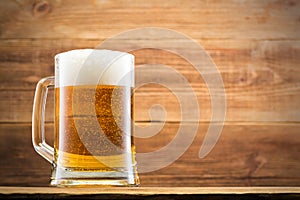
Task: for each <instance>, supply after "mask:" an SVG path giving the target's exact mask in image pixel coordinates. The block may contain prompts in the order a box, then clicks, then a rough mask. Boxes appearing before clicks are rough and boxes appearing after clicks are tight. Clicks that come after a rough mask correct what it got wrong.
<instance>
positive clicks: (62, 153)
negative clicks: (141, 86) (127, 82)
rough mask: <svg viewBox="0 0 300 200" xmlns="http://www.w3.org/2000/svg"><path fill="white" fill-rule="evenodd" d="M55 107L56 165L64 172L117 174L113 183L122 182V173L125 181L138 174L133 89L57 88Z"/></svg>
mask: <svg viewBox="0 0 300 200" xmlns="http://www.w3.org/2000/svg"><path fill="white" fill-rule="evenodd" d="M62 97H63V98H62ZM127 102H130V103H127ZM55 104H56V112H55V123H56V124H55V127H56V130H55V133H56V135H55V138H56V140H55V142H54V162H55V163H57V164H58V165H59V166H60V168H63V169H65V170H71V171H73V172H74V171H76V172H84V173H87V172H89V171H90V172H92V173H93V172H103V173H106V175H107V174H108V173H110V172H113V173H112V174H113V175H112V176H111V177H110V178H112V179H113V178H118V179H119V178H122V177H118V176H122V173H120V172H124V177H125V178H126V177H127V175H128V173H136V167H135V165H136V163H135V159H134V157H135V153H133V154H132V152H135V146H134V142H133V138H132V137H133V133H132V131H133V128H132V117H133V116H132V113H133V112H132V109H133V96H132V88H130V87H125V86H111V85H97V86H65V87H62V88H55ZM128 114H130V115H128ZM133 162H134V163H133ZM116 172H118V173H116ZM56 176H57V175H56ZM56 178H57V177H56Z"/></svg>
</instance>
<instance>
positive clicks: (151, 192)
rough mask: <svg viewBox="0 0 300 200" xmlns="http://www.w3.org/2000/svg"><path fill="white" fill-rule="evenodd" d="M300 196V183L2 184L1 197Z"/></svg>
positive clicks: (248, 197)
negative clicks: (207, 185) (233, 185)
mask: <svg viewBox="0 0 300 200" xmlns="http://www.w3.org/2000/svg"><path fill="white" fill-rule="evenodd" d="M299 197H300V189H299V187H286V188H284V187H281V188H278V187H275V188H274V187H272V188H271V187H248V188H243V187H238V188H230V187H223V188H222V187H221V188H219V187H218V188H203V187H201V188H199V187H192V188H191V187H190V188H186V187H180V188H178V187H171V188H168V187H146V188H145V187H140V188H47V187H34V188H32V187H26V188H22V187H0V198H3V199H4V198H5V199H50V198H51V199H52V198H55V199H56V198H59V199H79V198H80V199H83V198H84V199H199V198H205V199H274V198H276V199H297V198H299Z"/></svg>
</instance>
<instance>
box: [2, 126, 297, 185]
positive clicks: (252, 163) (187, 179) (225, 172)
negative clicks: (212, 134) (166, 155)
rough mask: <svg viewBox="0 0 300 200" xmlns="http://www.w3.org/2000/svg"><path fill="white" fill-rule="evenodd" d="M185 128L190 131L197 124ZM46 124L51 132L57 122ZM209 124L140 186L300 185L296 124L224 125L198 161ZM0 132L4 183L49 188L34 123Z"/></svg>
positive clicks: (141, 142) (152, 145) (147, 144)
mask: <svg viewBox="0 0 300 200" xmlns="http://www.w3.org/2000/svg"><path fill="white" fill-rule="evenodd" d="M139 125H142V126H145V125H147V124H139ZM178 125H179V124H175V126H174V123H166V124H165V126H164V128H163V129H162V131H161V132H159V133H158V134H156V135H155V136H153V137H151V138H146V139H145V138H144V139H142V138H137V139H136V146H137V152H138V153H142V152H153V151H155V150H158V149H160V148H162V147H163V146H165V145H166V144H168V143H169V142H170V141H171V140H172V139H173V137H174V136H175V135H176V133H177V128H178ZM154 126H160V124H154ZM183 126H184V128H185V130H186V134H189V133H190V132H191V130H190V129H189V127H190V128H191V127H193V126H191V125H188V124H185V125H183ZM46 127H47V133H48V134H49V135H51V134H52V130H53V129H52V128H53V125H51V124H48V125H47V126H46ZM207 128H208V124H207V123H204V124H203V123H202V124H200V128H199V130H198V132H197V135H196V137H195V139H194V141H193V143H192V145H191V146H190V147H189V148H188V150H187V151H186V152H185V153H184V154H183V155H182V156H181V157H180V158H179V159H178V160H176V162H174V163H173V164H171V165H169V166H166V167H165V168H162V169H160V170H158V171H154V172H149V173H140V179H141V186H164V187H168V186H170V187H171V186H186V187H188V186H191V187H192V186H201V187H204V186H215V187H218V186H221V187H222V186H299V184H300V177H299V170H300V160H299V152H300V148H299V147H300V145H299V144H300V139H299V125H298V124H281V125H278V124H261V125H257V124H253V125H249V124H248V125H243V124H240V125H237V124H233V125H231V124H226V125H225V127H224V129H223V132H222V135H221V137H220V140H219V141H218V143H217V144H216V146H215V147H214V149H213V150H212V152H211V153H210V154H209V155H208V156H207V157H205V158H204V159H199V157H198V153H199V149H200V146H201V144H202V141H203V138H204V136H205V134H206V131H207ZM287 129H288V132H287V131H286V130H287ZM0 130H1V131H0V134H1V135H0V136H1V138H2V140H1V145H0V152H1V155H0V156H1V158H2V159H1V166H2V169H1V171H0V175H1V179H0V185H6V186H47V185H48V183H49V177H50V169H51V166H50V163H47V161H45V160H44V159H43V158H41V157H40V156H39V155H38V154H37V153H35V152H34V150H33V147H32V144H31V126H30V124H1V127H0ZM49 135H48V137H49ZM8 141H9V142H8ZM49 141H51V137H50V139H49ZM138 162H141V160H140V161H139V160H138ZM153 165H155V162H154V163H153ZM24 166H26V167H24ZM178 172H180V173H178Z"/></svg>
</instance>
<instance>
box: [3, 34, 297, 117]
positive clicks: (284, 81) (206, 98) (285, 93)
mask: <svg viewBox="0 0 300 200" xmlns="http://www.w3.org/2000/svg"><path fill="white" fill-rule="evenodd" d="M97 42H98V41H96V40H70V39H64V40H61V41H60V42H53V41H52V40H43V39H39V40H33V41H32V40H28V39H25V40H12V39H10V40H0V43H2V44H3V46H2V47H0V49H1V51H2V52H3V53H2V54H1V55H0V61H2V62H0V71H1V75H0V77H1V79H0V82H1V86H0V102H1V104H0V110H1V112H2V113H3V115H1V116H0V121H2V122H18V121H19V122H30V120H31V112H32V104H33V95H34V89H35V85H36V83H37V81H38V80H39V79H41V78H42V77H45V76H49V75H53V74H54V67H53V56H54V55H55V53H58V52H60V51H62V49H64V50H69V49H72V48H92V47H93V45H94V46H96V45H97V44H98V43H97ZM199 42H202V41H199ZM203 42H204V46H205V48H207V51H208V53H209V54H210V55H211V57H212V59H213V60H214V62H215V63H216V66H217V67H218V70H219V72H220V75H221V76H222V79H223V82H224V86H225V92H226V100H227V108H228V109H227V110H226V111H227V118H226V121H291V122H294V121H299V119H300V112H299V110H300V109H299V108H300V103H299V102H300V97H299V95H300V92H299V91H300V71H299V70H300V68H299V67H298V66H299V62H300V57H299V56H298V54H299V52H300V43H299V42H294V41H268V42H260V41H236V40H229V41H228V40H225V41H224V40H219V41H214V40H203ZM124 43H126V41H124ZM218 44H219V46H217V45H218ZM176 45H177V46H178V48H180V46H181V44H180V43H176ZM182 51H187V50H184V49H182ZM189 51H190V50H189ZM191 51H193V50H191ZM287 52H288V53H287ZM132 53H133V54H135V56H136V66H137V67H138V66H140V65H143V64H157V63H159V64H165V65H168V66H171V67H173V68H174V69H176V70H177V71H178V72H179V73H180V74H182V75H183V76H184V77H185V78H186V79H187V81H188V82H189V83H190V84H191V86H192V88H193V90H194V91H195V94H196V95H197V98H198V103H199V106H200V109H201V116H200V119H201V121H209V120H210V119H211V105H210V95H209V93H208V86H207V85H206V84H205V82H204V80H203V78H202V77H201V76H200V75H199V74H198V73H197V72H196V71H195V69H194V68H193V66H192V65H191V64H190V63H189V62H187V61H186V60H184V59H183V58H181V57H179V56H178V55H174V54H171V53H168V52H165V51H161V50H149V49H144V50H138V51H134V52H132ZM213 73H215V72H212V70H211V69H209V68H208V69H207V70H206V71H204V72H203V75H204V76H205V74H213ZM157 74H160V76H161V78H165V79H168V73H167V72H164V70H163V69H162V70H160V71H157V70H151V68H149V70H147V71H142V72H139V74H137V75H136V79H139V80H143V79H145V80H146V79H147V78H148V77H151V76H156V75H157ZM169 79H170V78H169ZM169 82H170V84H175V87H176V88H181V91H183V92H184V89H183V88H182V87H183V86H182V84H181V83H180V82H179V83H176V82H174V81H172V80H171V79H170V80H169ZM19 101H22V102H23V103H22V104H20V103H19ZM165 102H172V103H169V104H166V103H165ZM153 104H162V105H163V106H166V110H167V112H168V116H167V119H166V120H167V121H179V120H180V113H179V111H180V109H179V105H178V102H177V99H176V98H175V96H173V95H172V93H170V91H168V90H164V89H163V87H161V86H160V87H159V86H158V85H150V86H147V87H142V88H139V89H138V90H136V105H138V106H136V107H135V111H136V120H137V121H149V120H150V118H149V116H148V109H149V108H150V107H151V105H153ZM172 106H174V107H172ZM52 107H53V105H52ZM190 109H192V110H193V109H194V108H192V107H191V108H190ZM11 110H14V112H11ZM49 111H50V113H49V115H48V116H50V117H49V118H47V120H48V121H50V120H52V116H53V115H52V111H53V109H49ZM153 120H156V121H159V119H153ZM194 121H196V120H194Z"/></svg>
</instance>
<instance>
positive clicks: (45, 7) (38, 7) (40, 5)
mask: <svg viewBox="0 0 300 200" xmlns="http://www.w3.org/2000/svg"><path fill="white" fill-rule="evenodd" d="M50 12H51V5H50V4H49V3H48V1H45V0H41V1H37V2H35V3H34V4H33V7H32V15H33V16H34V17H43V16H45V15H47V14H48V13H50Z"/></svg>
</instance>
